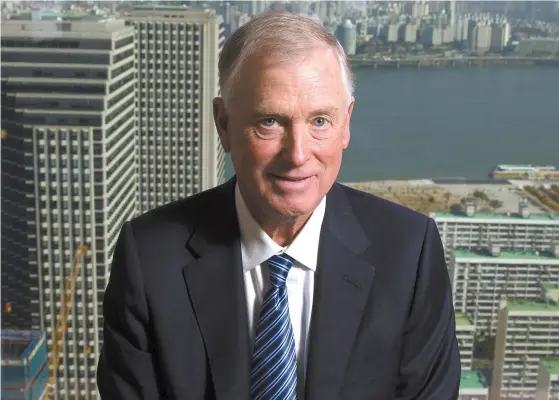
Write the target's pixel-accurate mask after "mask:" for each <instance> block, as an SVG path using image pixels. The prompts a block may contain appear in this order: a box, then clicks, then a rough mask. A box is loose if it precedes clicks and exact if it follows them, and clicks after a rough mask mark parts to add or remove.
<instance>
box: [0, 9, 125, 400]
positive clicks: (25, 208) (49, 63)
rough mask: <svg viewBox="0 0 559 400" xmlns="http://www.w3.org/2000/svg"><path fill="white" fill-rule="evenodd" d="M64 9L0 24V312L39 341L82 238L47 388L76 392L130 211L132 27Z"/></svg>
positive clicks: (89, 393) (85, 388)
mask: <svg viewBox="0 0 559 400" xmlns="http://www.w3.org/2000/svg"><path fill="white" fill-rule="evenodd" d="M64 18H65V16H64V15H61V16H60V19H61V20H59V21H21V20H20V21H4V22H3V23H2V128H3V129H6V131H7V137H6V138H5V139H3V142H2V191H3V193H2V285H6V286H4V287H3V290H2V299H3V300H5V301H9V302H11V312H10V313H7V312H4V310H3V314H2V317H3V321H2V322H3V323H6V322H8V324H9V325H8V326H14V325H20V326H17V328H31V329H40V330H42V331H44V332H45V333H46V334H47V338H48V345H49V348H50V347H51V346H52V338H51V333H52V331H53V330H54V328H55V323H56V317H57V315H58V313H59V312H60V311H61V295H62V293H63V291H64V283H65V278H66V277H67V276H68V275H69V274H70V273H71V271H72V270H73V267H74V253H75V251H76V250H77V248H78V247H79V246H81V245H85V246H87V247H88V248H89V257H87V259H86V261H87V262H86V263H85V265H82V268H81V273H80V275H79V277H78V279H77V285H76V291H75V296H74V302H73V306H72V309H71V313H70V317H69V322H68V330H67V335H66V341H65V344H64V346H63V348H62V352H61V358H60V366H59V369H58V371H57V376H58V381H57V386H56V390H55V399H76V398H79V399H85V400H87V399H93V398H96V395H97V394H96V393H97V389H96V383H95V374H96V363H97V358H98V355H99V350H100V346H101V340H102V339H101V338H102V312H101V302H102V300H103V294H104V291H105V286H106V284H107V278H108V272H109V271H108V266H109V265H110V260H111V257H112V252H113V249H114V247H115V244H116V240H117V235H118V232H119V231H120V228H121V226H122V224H123V223H124V221H126V220H127V219H130V218H131V217H133V216H134V214H135V212H136V204H135V197H136V196H135V195H136V179H135V172H136V161H135V151H134V150H135V148H136V127H135V119H134V113H135V105H134V96H135V84H136V82H135V80H136V78H135V73H136V70H135V67H134V31H133V29H132V28H128V27H126V26H125V24H124V21H118V20H105V21H79V20H78V21H75V20H72V21H69V20H64ZM19 279H22V280H23V282H24V283H22V284H18V283H16V282H17V281H18V280H19ZM20 299H21V302H20ZM12 315H13V317H12ZM18 317H19V318H18Z"/></svg>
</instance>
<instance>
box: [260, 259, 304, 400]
mask: <svg viewBox="0 0 559 400" xmlns="http://www.w3.org/2000/svg"><path fill="white" fill-rule="evenodd" d="M292 265H293V259H292V258H291V257H289V256H288V255H286V254H281V255H275V256H272V257H271V258H270V259H268V266H269V271H270V285H269V289H268V291H267V292H266V295H265V296H264V301H263V303H262V309H261V310H260V319H259V320H258V325H257V326H256V338H255V343H254V353H253V356H252V379H251V381H252V382H251V398H252V400H295V399H296V397H297V359H296V356H295V339H294V337H293V328H292V327H291V319H290V317H289V303H288V300H287V287H286V285H285V281H286V279H287V274H288V273H289V269H290V268H291V266H292Z"/></svg>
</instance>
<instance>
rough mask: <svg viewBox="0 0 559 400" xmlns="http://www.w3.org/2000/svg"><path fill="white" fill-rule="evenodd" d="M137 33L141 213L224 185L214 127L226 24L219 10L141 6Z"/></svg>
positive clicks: (135, 17)
mask: <svg viewBox="0 0 559 400" xmlns="http://www.w3.org/2000/svg"><path fill="white" fill-rule="evenodd" d="M127 19H128V21H127V23H128V24H129V25H131V26H133V27H134V28H135V31H136V65H137V69H138V83H137V93H138V96H137V109H138V114H137V128H138V146H137V155H138V184H139V187H138V206H139V211H140V212H145V211H148V210H150V209H152V208H155V207H157V206H160V205H162V204H165V203H169V202H171V201H174V200H177V199H179V198H183V197H186V196H190V195H192V194H195V193H198V192H200V191H202V190H206V189H210V188H212V187H214V186H216V185H218V184H220V183H222V182H223V179H224V163H225V153H224V151H223V148H222V146H221V143H220V141H219V137H218V134H217V130H216V128H215V124H214V120H213V110H212V99H213V98H214V97H215V96H217V95H218V90H219V86H218V70H217V63H218V56H219V52H220V50H221V47H222V45H223V41H224V36H223V24H222V19H221V17H220V16H218V15H216V13H215V11H214V10H192V9H185V8H182V7H178V6H152V5H149V6H138V7H137V8H136V9H134V11H133V12H132V13H131V15H130V16H129V17H128V18H127Z"/></svg>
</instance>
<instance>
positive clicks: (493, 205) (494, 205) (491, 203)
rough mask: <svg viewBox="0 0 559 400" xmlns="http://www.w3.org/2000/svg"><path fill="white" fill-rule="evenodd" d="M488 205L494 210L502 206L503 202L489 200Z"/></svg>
mask: <svg viewBox="0 0 559 400" xmlns="http://www.w3.org/2000/svg"><path fill="white" fill-rule="evenodd" d="M489 206H490V207H491V208H492V209H494V210H496V209H497V208H501V207H502V206H503V202H502V201H501V200H490V201H489Z"/></svg>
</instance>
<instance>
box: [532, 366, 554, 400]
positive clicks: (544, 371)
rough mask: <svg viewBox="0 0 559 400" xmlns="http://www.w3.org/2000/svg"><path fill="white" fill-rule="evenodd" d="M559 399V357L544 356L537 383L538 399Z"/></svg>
mask: <svg viewBox="0 0 559 400" xmlns="http://www.w3.org/2000/svg"><path fill="white" fill-rule="evenodd" d="M557 399H559V357H555V358H542V359H541V360H540V368H539V371H538V382H537V384H536V400H557Z"/></svg>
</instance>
